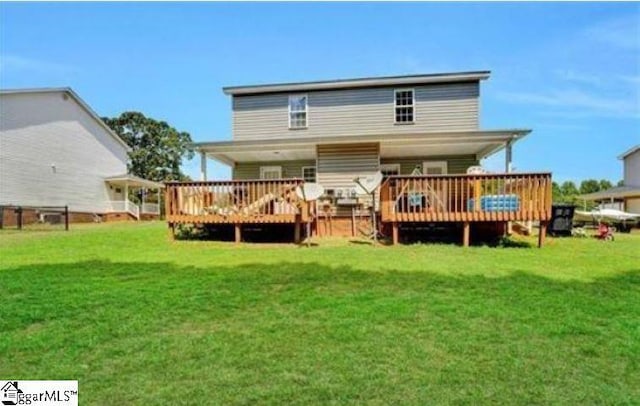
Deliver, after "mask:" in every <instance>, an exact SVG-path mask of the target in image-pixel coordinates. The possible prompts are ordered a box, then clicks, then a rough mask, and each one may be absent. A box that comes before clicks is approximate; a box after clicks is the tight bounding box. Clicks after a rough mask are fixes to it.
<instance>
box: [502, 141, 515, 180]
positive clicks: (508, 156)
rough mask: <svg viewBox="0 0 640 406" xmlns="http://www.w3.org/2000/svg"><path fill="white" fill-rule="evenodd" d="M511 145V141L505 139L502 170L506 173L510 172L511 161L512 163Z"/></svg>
mask: <svg viewBox="0 0 640 406" xmlns="http://www.w3.org/2000/svg"><path fill="white" fill-rule="evenodd" d="M512 145H513V141H507V144H506V145H505V155H504V171H505V172H506V173H511V163H512V158H513V157H512V154H513V151H512Z"/></svg>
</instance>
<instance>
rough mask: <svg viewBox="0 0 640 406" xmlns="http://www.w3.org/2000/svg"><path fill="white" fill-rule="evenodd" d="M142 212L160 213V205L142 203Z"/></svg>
mask: <svg viewBox="0 0 640 406" xmlns="http://www.w3.org/2000/svg"><path fill="white" fill-rule="evenodd" d="M141 213H145V214H160V205H159V204H158V203H146V202H145V203H142V208H141Z"/></svg>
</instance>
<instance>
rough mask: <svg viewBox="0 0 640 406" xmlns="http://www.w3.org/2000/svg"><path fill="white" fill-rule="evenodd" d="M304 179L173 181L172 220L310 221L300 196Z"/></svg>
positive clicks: (168, 195) (169, 200) (169, 213)
mask: <svg viewBox="0 0 640 406" xmlns="http://www.w3.org/2000/svg"><path fill="white" fill-rule="evenodd" d="M302 183H303V180H302V179H269V180H263V179H261V180H231V181H203V182H170V183H167V185H166V190H165V193H166V199H165V205H166V206H165V207H166V216H167V221H169V222H170V223H180V222H188V223H281V222H282V223H287V222H295V221H297V220H302V221H306V218H307V215H308V204H306V203H305V202H304V201H302V200H301V199H299V198H298V196H297V195H296V193H295V188H296V186H298V185H300V184H302Z"/></svg>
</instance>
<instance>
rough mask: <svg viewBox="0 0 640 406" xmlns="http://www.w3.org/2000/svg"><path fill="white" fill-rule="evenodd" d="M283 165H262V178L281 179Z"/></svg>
mask: <svg viewBox="0 0 640 406" xmlns="http://www.w3.org/2000/svg"><path fill="white" fill-rule="evenodd" d="M281 178H282V167H281V166H261V167H260V179H281Z"/></svg>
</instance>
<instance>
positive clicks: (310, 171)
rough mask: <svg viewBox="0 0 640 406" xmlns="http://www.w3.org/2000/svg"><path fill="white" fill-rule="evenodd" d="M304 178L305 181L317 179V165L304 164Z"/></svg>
mask: <svg viewBox="0 0 640 406" xmlns="http://www.w3.org/2000/svg"><path fill="white" fill-rule="evenodd" d="M302 179H304V181H305V182H315V181H316V167H315V166H303V167H302Z"/></svg>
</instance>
